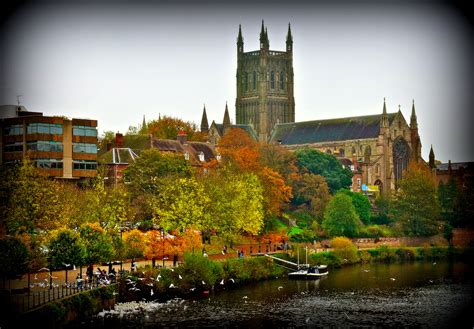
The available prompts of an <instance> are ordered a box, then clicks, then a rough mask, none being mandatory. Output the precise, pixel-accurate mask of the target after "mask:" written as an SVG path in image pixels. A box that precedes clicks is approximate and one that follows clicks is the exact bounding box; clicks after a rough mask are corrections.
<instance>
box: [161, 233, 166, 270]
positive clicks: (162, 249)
mask: <svg viewBox="0 0 474 329" xmlns="http://www.w3.org/2000/svg"><path fill="white" fill-rule="evenodd" d="M161 254H162V257H161V258H162V260H163V268H165V229H164V228H161Z"/></svg>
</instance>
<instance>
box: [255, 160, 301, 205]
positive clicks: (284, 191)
mask: <svg viewBox="0 0 474 329" xmlns="http://www.w3.org/2000/svg"><path fill="white" fill-rule="evenodd" d="M260 177H261V179H262V181H263V186H264V188H265V195H266V197H265V202H266V209H267V211H268V212H269V213H271V214H280V213H281V210H282V207H283V205H284V203H287V202H289V201H290V199H291V198H292V197H293V193H292V188H291V186H290V185H286V184H285V180H284V179H283V177H282V176H281V175H280V174H279V173H277V172H276V171H274V170H273V169H270V168H268V167H264V168H263V170H262V172H261V175H260Z"/></svg>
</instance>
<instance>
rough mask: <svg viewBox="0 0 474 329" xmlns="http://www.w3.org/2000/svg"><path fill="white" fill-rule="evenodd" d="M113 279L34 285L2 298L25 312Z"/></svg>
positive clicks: (105, 283)
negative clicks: (57, 284) (42, 285)
mask: <svg viewBox="0 0 474 329" xmlns="http://www.w3.org/2000/svg"><path fill="white" fill-rule="evenodd" d="M115 282H116V280H115V278H114V279H113V280H94V281H92V282H86V281H82V282H75V283H68V284H63V285H61V286H55V287H48V286H46V287H44V288H43V287H34V288H30V289H29V288H23V289H13V290H11V291H10V292H9V294H5V293H4V294H3V296H2V298H6V299H7V300H8V301H9V303H10V305H11V306H13V307H14V308H15V310H16V311H17V312H18V313H24V312H27V311H30V310H32V309H35V308H37V307H40V306H42V305H45V304H47V303H50V302H53V301H55V300H58V299H61V298H64V297H68V296H72V295H75V294H78V293H81V292H84V291H87V290H92V289H96V288H100V287H103V286H106V285H109V284H113V283H115Z"/></svg>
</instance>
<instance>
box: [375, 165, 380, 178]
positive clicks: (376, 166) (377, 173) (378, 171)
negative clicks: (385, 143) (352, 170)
mask: <svg viewBox="0 0 474 329" xmlns="http://www.w3.org/2000/svg"><path fill="white" fill-rule="evenodd" d="M375 174H376V175H380V164H378V163H377V165H375Z"/></svg>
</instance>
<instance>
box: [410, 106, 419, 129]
mask: <svg viewBox="0 0 474 329" xmlns="http://www.w3.org/2000/svg"><path fill="white" fill-rule="evenodd" d="M410 128H411V129H416V128H418V122H417V119H416V113H415V100H413V105H412V107H411V117H410Z"/></svg>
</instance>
